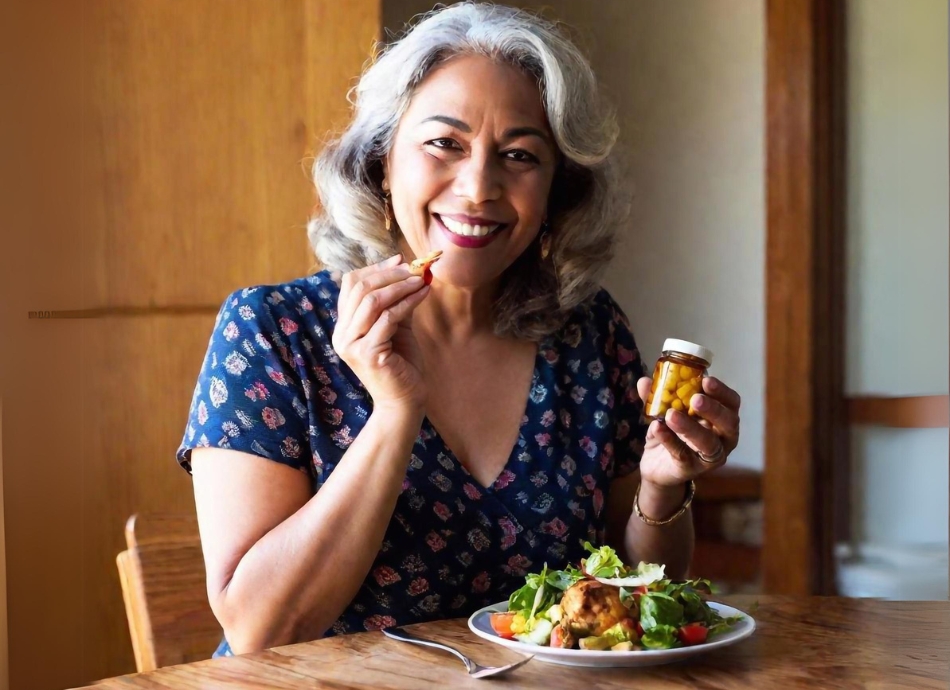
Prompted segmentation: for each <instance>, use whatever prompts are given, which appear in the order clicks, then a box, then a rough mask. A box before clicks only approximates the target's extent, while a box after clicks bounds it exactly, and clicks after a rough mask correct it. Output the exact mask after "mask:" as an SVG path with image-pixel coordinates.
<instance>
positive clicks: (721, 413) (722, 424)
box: [689, 393, 739, 440]
mask: <svg viewBox="0 0 950 690" xmlns="http://www.w3.org/2000/svg"><path fill="white" fill-rule="evenodd" d="M689 404H690V407H692V408H693V409H694V410H696V414H698V415H699V416H700V417H701V418H702V419H705V420H706V421H707V422H709V424H711V425H712V428H713V429H715V430H716V431H717V432H718V433H719V434H720V435H721V436H725V437H726V438H728V439H730V440H731V439H734V438H737V437H738V436H739V415H738V414H737V413H736V411H735V410H732V409H730V408H728V407H726V406H725V405H723V404H722V403H721V402H719V401H718V400H716V399H715V398H713V397H712V396H709V395H702V394H699V393H697V394H696V395H694V396H693V397H692V398H691V399H690V401H689Z"/></svg>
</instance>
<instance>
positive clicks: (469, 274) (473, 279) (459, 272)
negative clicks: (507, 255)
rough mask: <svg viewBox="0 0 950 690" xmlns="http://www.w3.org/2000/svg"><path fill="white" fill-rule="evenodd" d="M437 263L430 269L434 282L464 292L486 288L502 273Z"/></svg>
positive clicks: (480, 268)
mask: <svg viewBox="0 0 950 690" xmlns="http://www.w3.org/2000/svg"><path fill="white" fill-rule="evenodd" d="M439 263H440V265H438V266H434V267H433V269H432V276H433V277H434V278H435V281H436V282H440V283H444V284H446V285H451V286H452V287H456V288H461V289H466V290H476V289H478V288H483V287H488V286H490V285H492V284H493V283H495V282H496V281H497V280H498V278H499V276H501V273H502V272H501V271H498V272H494V271H486V270H485V269H484V267H475V266H471V267H462V266H452V265H450V264H447V263H446V262H444V261H443V262H439Z"/></svg>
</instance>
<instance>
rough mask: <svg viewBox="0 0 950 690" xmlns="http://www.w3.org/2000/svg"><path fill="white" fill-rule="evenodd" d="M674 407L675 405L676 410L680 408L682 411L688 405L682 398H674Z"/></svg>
mask: <svg viewBox="0 0 950 690" xmlns="http://www.w3.org/2000/svg"><path fill="white" fill-rule="evenodd" d="M672 407H673V409H674V410H679V411H680V412H682V411H683V410H684V409H686V406H685V405H684V404H683V401H682V400H680V399H676V400H674V401H673V402H672Z"/></svg>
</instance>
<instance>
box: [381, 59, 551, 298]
mask: <svg viewBox="0 0 950 690" xmlns="http://www.w3.org/2000/svg"><path fill="white" fill-rule="evenodd" d="M556 156H557V149H556V147H555V145H554V143H553V138H552V136H551V133H550V130H549V128H548V124H547V118H546V117H545V114H544V108H543V107H542V104H541V94H540V92H539V90H538V86H537V84H536V82H535V81H534V80H533V79H531V78H530V77H529V76H527V75H526V74H524V73H523V72H521V71H519V70H517V69H515V68H513V67H510V66H508V65H505V64H500V63H496V62H494V61H492V60H489V59H488V58H485V57H481V56H464V57H457V58H454V59H452V60H450V61H449V62H447V63H445V64H444V65H441V66H440V67H438V68H437V69H435V70H433V71H432V72H431V73H430V74H429V76H428V77H427V78H426V79H425V80H424V81H423V82H422V84H420V86H419V87H418V89H416V91H415V93H414V94H413V97H412V100H411V102H410V104H409V108H408V109H407V111H406V113H405V114H404V115H403V117H402V120H401V121H400V123H399V127H398V128H397V130H396V134H395V138H394V141H393V147H392V150H391V151H390V153H389V156H388V158H387V160H386V161H385V169H386V185H388V188H389V190H390V191H391V193H392V203H393V210H394V214H395V217H396V222H397V224H398V225H399V228H400V230H401V231H402V235H403V239H402V243H403V244H404V245H408V247H405V246H404V247H403V249H406V248H408V249H409V250H411V252H412V254H413V255H415V256H425V255H426V254H428V253H429V252H430V251H434V250H442V252H443V256H442V259H441V260H440V261H439V262H438V263H437V264H435V265H434V266H433V267H432V272H433V274H434V275H435V277H436V278H437V279H438V280H440V281H443V282H447V283H450V284H452V285H455V286H457V287H467V288H475V287H480V286H486V285H490V284H492V283H493V282H494V281H495V280H496V279H497V278H498V277H499V276H500V275H501V274H502V272H504V270H505V269H506V268H508V267H509V266H510V265H511V264H512V263H513V262H514V261H515V259H517V258H518V256H519V255H520V254H521V253H522V252H523V251H524V250H525V249H526V248H527V247H528V245H530V244H531V242H532V241H533V240H534V238H535V237H536V236H537V234H538V230H539V228H540V226H541V223H542V221H543V220H544V217H545V212H546V208H547V203H548V193H549V192H550V190H551V181H552V179H553V177H554V170H555V166H556V162H557V158H556Z"/></svg>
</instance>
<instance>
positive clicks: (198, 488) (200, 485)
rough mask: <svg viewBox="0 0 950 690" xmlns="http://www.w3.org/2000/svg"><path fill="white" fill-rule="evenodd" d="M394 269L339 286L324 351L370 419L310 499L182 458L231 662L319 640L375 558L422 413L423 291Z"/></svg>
mask: <svg viewBox="0 0 950 690" xmlns="http://www.w3.org/2000/svg"><path fill="white" fill-rule="evenodd" d="M396 261H397V259H395V258H394V260H390V261H387V262H383V263H382V264H379V265H377V266H371V267H368V268H366V269H361V270H360V271H354V272H353V273H350V274H347V275H346V276H344V278H343V283H342V287H341V291H340V299H339V304H338V311H339V318H338V321H337V324H336V328H335V330H334V333H333V346H334V349H335V350H336V352H337V354H338V355H339V356H340V358H341V359H342V360H343V361H345V362H346V363H347V364H348V365H349V366H350V368H351V369H352V370H353V371H354V373H355V374H356V375H357V376H358V377H359V378H360V380H361V381H362V382H363V384H364V386H365V387H366V389H367V391H368V392H369V393H370V395H371V396H372V399H373V412H372V414H371V415H370V417H369V419H368V420H367V422H366V425H365V426H364V427H363V429H362V430H361V431H360V433H359V434H358V435H357V436H356V438H355V440H354V441H353V443H352V444H351V445H350V446H349V448H348V449H347V450H346V452H345V453H344V455H343V457H342V458H341V459H340V461H339V462H338V463H337V464H336V467H335V468H334V469H333V471H332V472H330V474H329V476H328V478H327V480H326V481H325V482H324V484H323V486H322V488H321V489H320V490H319V491H318V492H317V493H316V494H315V495H311V486H310V478H309V476H308V475H306V474H304V473H302V472H300V471H298V470H296V469H293V468H291V467H288V466H285V465H281V464H279V463H275V462H272V461H270V460H267V459H264V458H261V457H258V456H255V455H251V454H248V453H242V452H238V451H234V450H225V449H220V448H195V449H194V450H193V451H192V456H191V466H192V472H193V476H194V487H195V501H196V504H197V512H198V524H199V528H200V530H201V542H202V547H203V549H204V556H205V566H206V571H207V579H208V595H209V599H210V602H211V607H212V610H213V611H214V613H215V616H217V618H218V621H219V622H220V623H221V625H222V627H223V628H224V633H225V637H226V638H227V640H228V643H229V645H230V646H231V649H232V650H233V651H234V652H235V653H237V654H240V653H244V652H249V651H254V650H259V649H264V648H267V647H274V646H278V645H282V644H289V643H292V642H297V641H302V640H311V639H315V638H317V637H320V636H321V635H323V634H324V632H326V630H327V629H328V628H329V627H330V626H331V625H332V624H333V622H334V621H335V620H336V619H337V618H338V617H339V616H340V614H341V613H342V612H343V611H344V610H345V609H346V607H347V606H348V605H349V603H350V602H351V601H352V599H353V598H354V596H355V595H356V593H357V591H358V590H359V588H360V585H361V584H362V583H363V580H364V579H365V578H366V575H367V573H368V572H369V569H370V567H371V566H372V563H373V561H374V560H375V558H376V554H377V553H378V552H379V548H380V545H381V544H382V541H383V536H384V535H385V533H386V528H387V527H388V525H389V522H390V520H391V518H392V514H393V510H394V509H395V505H396V499H397V498H398V496H399V493H400V491H401V489H402V482H403V479H404V478H405V475H406V467H407V465H408V462H409V458H410V455H411V451H412V446H413V443H414V442H415V439H416V438H417V436H418V433H419V427H420V425H421V423H422V418H423V415H424V409H425V405H424V403H425V387H424V383H423V378H422V375H421V372H420V367H421V362H420V361H419V360H418V349H417V348H416V347H415V341H414V339H413V337H412V333H411V329H410V328H409V318H410V317H411V314H412V311H413V310H414V309H415V307H416V306H417V305H418V304H419V303H420V302H421V301H422V300H423V299H424V298H425V296H426V294H427V293H428V288H427V287H424V286H423V284H422V283H423V281H422V279H421V278H418V277H410V275H409V272H408V268H407V267H405V266H404V265H402V266H401V265H399V264H398V263H396Z"/></svg>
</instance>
